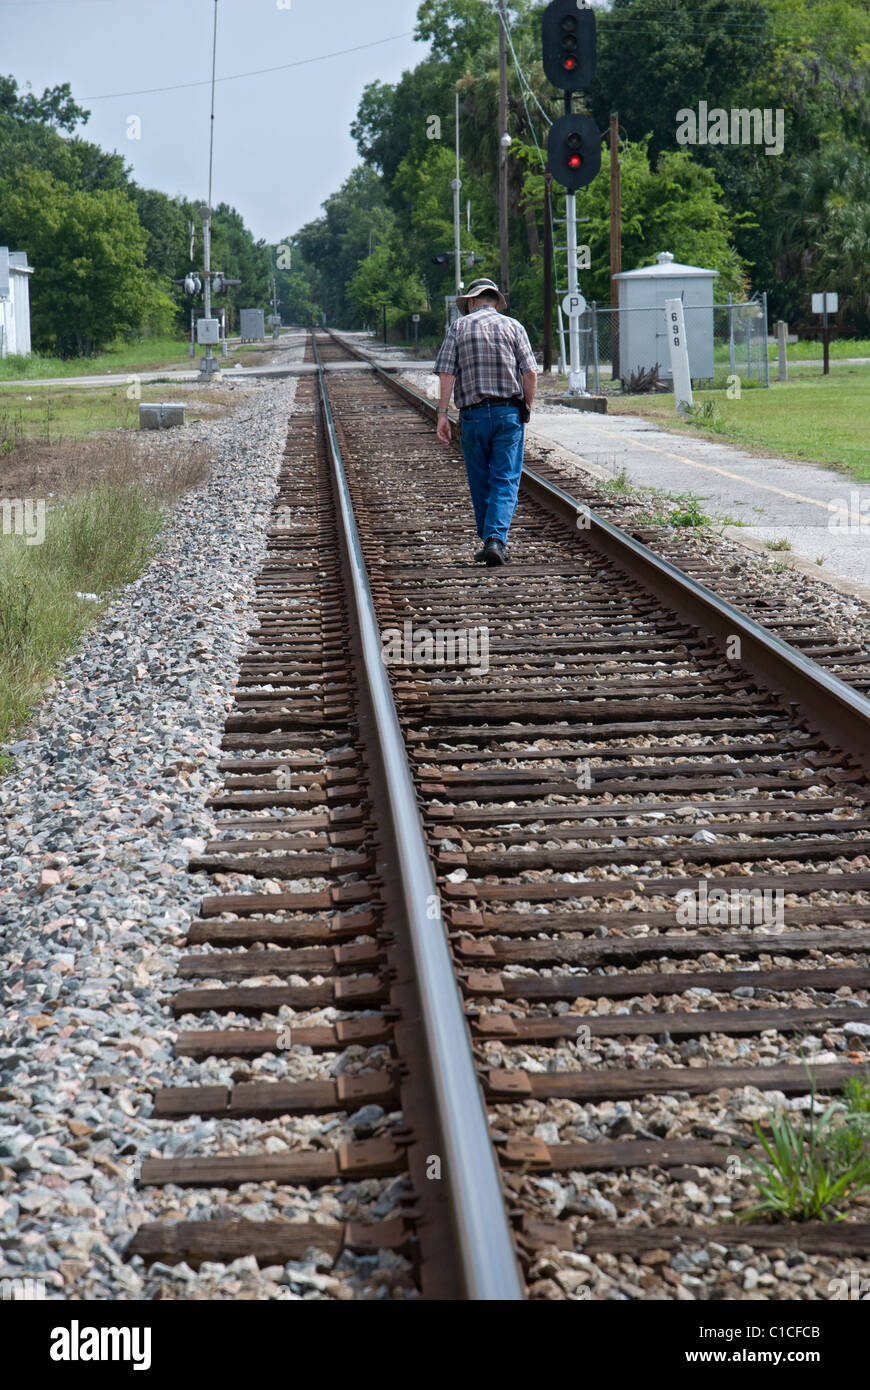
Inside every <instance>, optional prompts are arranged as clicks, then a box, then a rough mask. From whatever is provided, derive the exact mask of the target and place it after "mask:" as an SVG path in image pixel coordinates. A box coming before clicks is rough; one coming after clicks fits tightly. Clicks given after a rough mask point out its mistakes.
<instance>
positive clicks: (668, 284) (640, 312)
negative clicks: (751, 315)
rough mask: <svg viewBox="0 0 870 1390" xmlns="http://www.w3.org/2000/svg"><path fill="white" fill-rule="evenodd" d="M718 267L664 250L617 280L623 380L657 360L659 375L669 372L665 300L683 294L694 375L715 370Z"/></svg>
mask: <svg viewBox="0 0 870 1390" xmlns="http://www.w3.org/2000/svg"><path fill="white" fill-rule="evenodd" d="M718 274H719V272H718V270H705V269H703V268H702V267H701V266H697V265H680V264H679V263H678V262H677V261H675V260H674V258H673V256H672V255H671V253H670V251H661V252H659V254H658V256H656V264H655V265H646V266H642V267H641V268H640V269H639V270H624V271H622V273H621V274H619V275H615V276H614V277H613V278H614V279H615V280H618V281H619V363H620V371H621V374H622V377H623V380H625V379H627V378H628V377H629V376H630V375H631V373H632V372H637V371H640V370H641V369H647V370H648V369H649V368H650V367H652V366H654V365H655V363H656V362H658V364H659V375H660V376H661V377H670V375H671V354H670V348H669V346H668V336H667V322H666V319H665V300H666V299H682V301H683V312H684V314H685V319H686V341H687V343H688V346H689V374H690V375H691V377H692V378H693V380H697V379H702V378H703V379H707V378H711V377H712V376H713V281H714V280H715V279H716V277H717V276H718Z"/></svg>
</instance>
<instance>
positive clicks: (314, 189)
mask: <svg viewBox="0 0 870 1390" xmlns="http://www.w3.org/2000/svg"><path fill="white" fill-rule="evenodd" d="M417 5H418V0H218V34H217V76H218V82H217V85H216V88H215V147H214V149H215V153H214V192H213V201H214V202H215V203H219V202H227V203H231V204H233V205H234V206H235V207H236V208H238V210H239V211H240V212H241V214H242V216H243V217H244V219H245V221H246V222H247V224H248V226H249V227H250V228H251V230H252V231H253V233H254V235H255V236H256V237H263V238H265V239H266V240H267V241H269V242H272V243H275V242H278V241H279V240H280V239H281V238H282V237H283V236H287V235H289V234H291V233H293V232H295V231H297V230H298V228H299V227H301V226H302V225H303V223H305V222H308V221H310V219H311V218H313V217H316V216H317V215H318V213H319V211H320V204H321V203H322V202H323V200H324V199H325V198H326V197H328V195H329V194H330V193H332V192H334V191H335V190H336V189H337V188H338V187H339V185H340V184H341V182H342V181H343V179H345V178H346V176H347V174H348V173H349V172H350V170H351V169H352V168H353V166H354V164H356V163H357V162H358V158H359V157H358V155H357V151H356V146H355V144H354V142H353V140H352V139H351V137H350V133H349V127H350V122H351V121H352V119H353V117H354V116H355V114H356V109H357V104H358V102H359V98H360V95H361V93H362V90H363V87H364V86H365V84H366V83H367V82H371V81H374V80H375V79H376V78H379V79H380V80H381V81H385V82H393V81H395V80H396V79H397V78H398V77H400V76H401V74H402V72H403V71H404V70H405V69H406V68H409V67H413V66H414V64H415V63H416V62H418V61H419V60H420V59H421V58H422V57H424V56H425V54H426V51H427V48H426V45H423V44H415V43H414V41H413V38H412V30H413V28H414V21H415V17H416V13H417ZM213 14H214V0H0V26H2V27H0V34H2V39H0V72H2V73H3V74H6V73H11V74H12V75H13V76H14V77H15V78H16V79H17V80H18V83H19V85H20V86H21V87H24V85H25V84H26V83H27V82H30V83H31V84H32V86H33V89H34V91H35V92H37V93H38V94H41V93H42V90H43V88H44V87H52V86H55V85H56V84H57V83H60V82H70V83H71V84H72V90H73V96H74V97H75V99H76V100H77V101H79V102H80V103H82V104H84V105H85V106H86V107H87V108H89V109H90V111H91V118H90V120H89V121H88V123H87V125H86V126H84V127H80V128H79V133H80V134H82V135H83V136H84V137H85V138H87V139H89V140H92V141H94V142H95V143H96V144H98V145H101V146H102V147H103V148H104V149H109V150H117V151H118V152H119V153H120V154H122V155H123V156H124V158H125V159H126V161H127V163H128V164H130V165H132V167H133V177H134V178H135V179H136V181H137V183H140V184H142V185H144V186H145V187H147V188H159V189H162V190H163V192H165V193H169V194H175V193H183V194H185V195H187V196H189V197H194V198H204V197H205V192H206V189H207V185H208V125H209V120H208V115H209V84H210V78H211V38H212V18H213ZM396 36H401V37H396ZM379 40H390V41H389V42H383V43H382V42H378V41H379ZM366 44H369V45H373V46H372V47H368V48H366V47H363V45H366ZM342 49H357V50H358V51H357V52H349V53H342V54H341V55H340V56H335V57H331V58H329V59H328V60H327V61H325V62H305V60H307V59H312V58H321V57H323V56H324V55H328V54H336V53H338V51H339V50H342ZM290 63H298V64H301V65H300V66H297V67H288V68H286V70H284V71H280V72H270V73H264V74H261V75H260V76H255V77H240V78H238V79H236V80H232V81H224V82H222V81H221V80H220V79H221V77H230V76H232V75H233V74H236V73H248V72H251V71H256V70H257V69H262V68H273V67H277V66H279V65H283V64H290ZM182 83H200V84H202V85H199V86H187V87H183V88H182V89H181V90H175V91H161V92H153V91H148V92H145V91H143V90H142V89H148V88H155V87H175V86H177V85H178V84H182ZM132 92H135V93H136V95H127V93H132ZM115 93H121V94H123V95H114V94H115ZM110 94H111V95H110ZM135 116H138V117H139V121H140V123H141V135H140V138H139V139H131V138H129V136H128V133H127V132H128V129H129V130H130V132H131V133H134V132H135V130H136V123H135V122H134V121H131V120H130V119H129V118H130V117H135Z"/></svg>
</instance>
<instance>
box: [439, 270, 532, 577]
mask: <svg viewBox="0 0 870 1390" xmlns="http://www.w3.org/2000/svg"><path fill="white" fill-rule="evenodd" d="M456 303H457V306H458V308H459V311H460V313H461V314H462V315H463V317H462V318H458V319H457V320H456V322H455V323H452V324H451V325H450V327H449V328H448V330H447V335H446V337H445V339H444V342H443V343H442V345H441V349H440V351H439V353H438V358H437V360H436V362H435V371H436V373H437V375H438V376H439V377H440V379H441V391H440V397H439V401H438V438H439V439H440V440H441V442H442V444H449V443H450V442H451V440H452V437H453V436H452V433H451V429H450V420H449V418H448V415H447V405H448V402H449V400H450V396H451V394H453V396H454V399H455V401H456V405H457V407H458V408H459V411H460V416H461V420H462V453H463V455H464V457H465V471H466V473H467V474H468V487H469V490H470V492H471V503H472V506H473V507H474V520H475V522H476V523H477V534H478V536H479V537H480V539H481V540H482V541H483V547H482V549H481V550H479V551H478V552H477V554H476V555H475V557H474V558H475V560H476V561H478V562H479V563H483V564H487V565H503V564H505V563H506V561H507V558H508V553H507V538H508V531H509V530H510V524H511V521H512V520H513V515H514V512H515V511H516V506H517V493H518V492H519V486H520V475H521V474H522V471H523V446H524V442H525V425H526V423H527V422H528V420H529V417H530V415H531V408H532V402H533V401H534V399H535V389H536V387H537V384H538V378H537V374H536V370H535V355H534V353H533V352H532V348H531V344H530V343H529V337H528V334H527V333H526V330H525V329H524V328H523V325H522V324H521V323H520V322H519V321H518V320H517V319H512V318H509V317H508V315H507V314H506V313H505V312H504V310H505V308H506V307H507V306H506V304H505V300H504V296H503V295H502V293H501V291H500V290H499V288H498V286H497V285H496V284H494V283H493V281H492V280H486V279H483V280H475V281H474V282H473V284H471V285H469V287H468V289H467V290H466V291H465V294H462V295H460V296H459V297H458V299H457V301H456Z"/></svg>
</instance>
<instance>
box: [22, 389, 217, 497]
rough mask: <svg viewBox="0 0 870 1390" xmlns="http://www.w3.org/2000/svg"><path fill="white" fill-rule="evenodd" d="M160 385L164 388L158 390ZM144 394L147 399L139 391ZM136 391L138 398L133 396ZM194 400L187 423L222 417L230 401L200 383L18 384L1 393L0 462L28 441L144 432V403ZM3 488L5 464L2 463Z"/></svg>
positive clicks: (45, 441)
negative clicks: (100, 432)
mask: <svg viewBox="0 0 870 1390" xmlns="http://www.w3.org/2000/svg"><path fill="white" fill-rule="evenodd" d="M157 385H160V390H159V391H157V390H156V389H155V388H156V386H157ZM138 391H141V397H137V394H136V393H137V392H138ZM129 392H133V396H132V397H131V396H130V395H129ZM140 399H141V400H145V401H148V400H176V401H186V402H188V404H189V406H190V409H189V410H188V411H187V412H186V417H185V418H186V419H188V420H197V419H201V418H202V417H203V416H205V415H208V416H210V417H211V416H214V415H215V414H217V413H221V409H222V407H224V406H226V405H228V404H229V401H230V397H229V396H227V395H226V394H225V393H224V394H223V395H222V394H221V392H220V388H219V386H218V387H208V388H203V387H200V385H199V383H191V384H190V385H184V386H179V385H178V383H175V384H173V385H170V386H168V387H166V386H163V385H162V384H160V383H157V382H153V383H151V382H149V383H144V384H143V385H141V386H140V385H139V384H138V383H137V384H136V385H135V386H129V387H128V386H127V385H126V384H125V385H119V386H91V387H88V389H87V390H84V389H83V388H82V387H80V386H73V387H68V388H65V387H63V386H30V387H28V386H15V387H10V388H9V389H8V390H7V391H5V392H3V393H2V395H0V460H2V456H3V455H4V454H9V453H11V452H12V450H13V448H15V447H16V445H17V444H20V443H21V442H22V441H24V440H41V441H42V442H44V443H46V444H50V443H52V442H55V443H56V442H59V441H61V440H67V439H84V438H86V437H87V435H89V434H91V433H92V432H93V431H94V430H115V429H138V426H139V400H140ZM0 487H2V463H0Z"/></svg>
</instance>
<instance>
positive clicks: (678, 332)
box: [665, 299, 693, 410]
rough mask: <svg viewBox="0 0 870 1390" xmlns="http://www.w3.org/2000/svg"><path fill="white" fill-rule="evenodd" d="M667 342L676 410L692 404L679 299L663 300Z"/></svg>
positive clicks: (684, 329)
mask: <svg viewBox="0 0 870 1390" xmlns="http://www.w3.org/2000/svg"><path fill="white" fill-rule="evenodd" d="M665 318H666V320H667V325H668V342H669V344H670V348H671V372H672V374H673V378H674V397H675V399H676V402H677V410H679V409H680V407H681V406H685V405H692V403H693V398H692V378H691V376H690V375H689V346H688V343H687V342H686V321H685V319H684V317H683V301H682V300H681V299H666V300H665Z"/></svg>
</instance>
